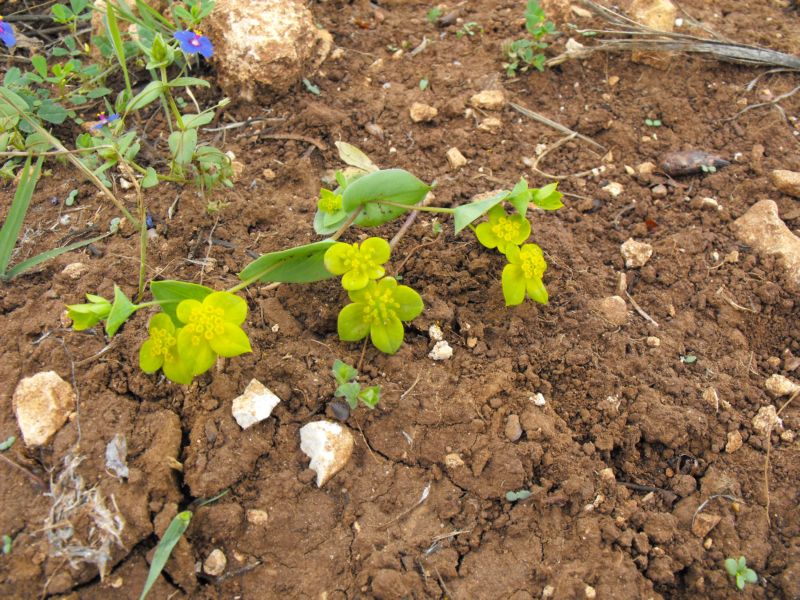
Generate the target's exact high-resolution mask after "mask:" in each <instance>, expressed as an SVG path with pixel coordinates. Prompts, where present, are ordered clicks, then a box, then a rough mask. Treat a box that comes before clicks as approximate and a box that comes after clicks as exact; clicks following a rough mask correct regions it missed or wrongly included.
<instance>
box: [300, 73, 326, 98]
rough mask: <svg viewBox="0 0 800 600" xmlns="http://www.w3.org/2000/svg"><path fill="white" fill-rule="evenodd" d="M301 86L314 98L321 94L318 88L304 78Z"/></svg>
mask: <svg viewBox="0 0 800 600" xmlns="http://www.w3.org/2000/svg"><path fill="white" fill-rule="evenodd" d="M303 86H304V87H305V88H306V90H308V91H309V92H311V93H312V94H314V95H315V96H319V95H320V94H321V93H322V92H320V91H319V87H318V86H316V85H314V84H313V83H311V82H310V81H309V80H308V79H306V78H305V77H303Z"/></svg>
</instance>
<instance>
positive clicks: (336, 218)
mask: <svg viewBox="0 0 800 600" xmlns="http://www.w3.org/2000/svg"><path fill="white" fill-rule="evenodd" d="M351 214H352V213H347V212H345V211H343V210H340V211H338V212H335V213H326V212H324V211H321V210H319V209H317V212H316V213H315V214H314V231H316V232H317V233H318V234H319V235H330V234H332V233H333V232H335V231H336V230H337V229H339V227H341V226H342V225H343V224H344V222H345V221H347V219H348V217H350V215H351Z"/></svg>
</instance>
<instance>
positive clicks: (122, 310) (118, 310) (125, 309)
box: [106, 285, 138, 338]
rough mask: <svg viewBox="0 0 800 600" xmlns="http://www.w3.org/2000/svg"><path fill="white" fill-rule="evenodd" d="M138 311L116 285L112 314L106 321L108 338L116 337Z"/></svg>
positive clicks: (109, 314)
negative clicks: (123, 325)
mask: <svg viewBox="0 0 800 600" xmlns="http://www.w3.org/2000/svg"><path fill="white" fill-rule="evenodd" d="M137 309H138V307H137V306H136V305H135V304H134V303H133V302H131V301H130V300H128V297H127V296H126V295H125V292H123V291H122V290H121V289H119V286H118V285H114V303H113V304H112V305H111V312H110V313H108V319H107V320H106V333H107V334H108V337H110V338H112V337H114V334H115V333H117V330H118V329H119V328H120V327H122V324H123V323H124V322H125V321H127V320H128V317H130V316H131V315H132V314H133V313H135V312H136V310H137Z"/></svg>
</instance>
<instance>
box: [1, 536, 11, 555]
mask: <svg viewBox="0 0 800 600" xmlns="http://www.w3.org/2000/svg"><path fill="white" fill-rule="evenodd" d="M13 541H14V540H12V539H11V536H10V535H8V534H4V535H3V554H6V555H7V554H11V545H12V543H13Z"/></svg>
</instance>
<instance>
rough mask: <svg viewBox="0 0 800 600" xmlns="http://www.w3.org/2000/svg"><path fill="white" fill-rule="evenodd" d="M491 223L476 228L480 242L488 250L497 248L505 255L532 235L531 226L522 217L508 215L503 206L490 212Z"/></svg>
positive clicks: (496, 207)
mask: <svg viewBox="0 0 800 600" xmlns="http://www.w3.org/2000/svg"><path fill="white" fill-rule="evenodd" d="M488 216H489V221H488V222H484V223H481V224H480V225H478V226H477V227H476V228H475V235H477V236H478V241H479V242H480V243H481V244H483V245H484V246H486V247H487V248H497V249H498V250H499V251H500V252H502V253H503V254H505V253H506V249H507V248H508V247H510V246H518V245H519V244H521V243H522V242H524V241H525V240H527V239H528V236H530V234H531V224H530V222H529V221H528V219H526V218H525V217H523V216H522V215H508V214H507V213H506V211H505V210H503V207H502V206H495V207H494V208H493V209H492V210H490V211H489V215H488Z"/></svg>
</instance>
